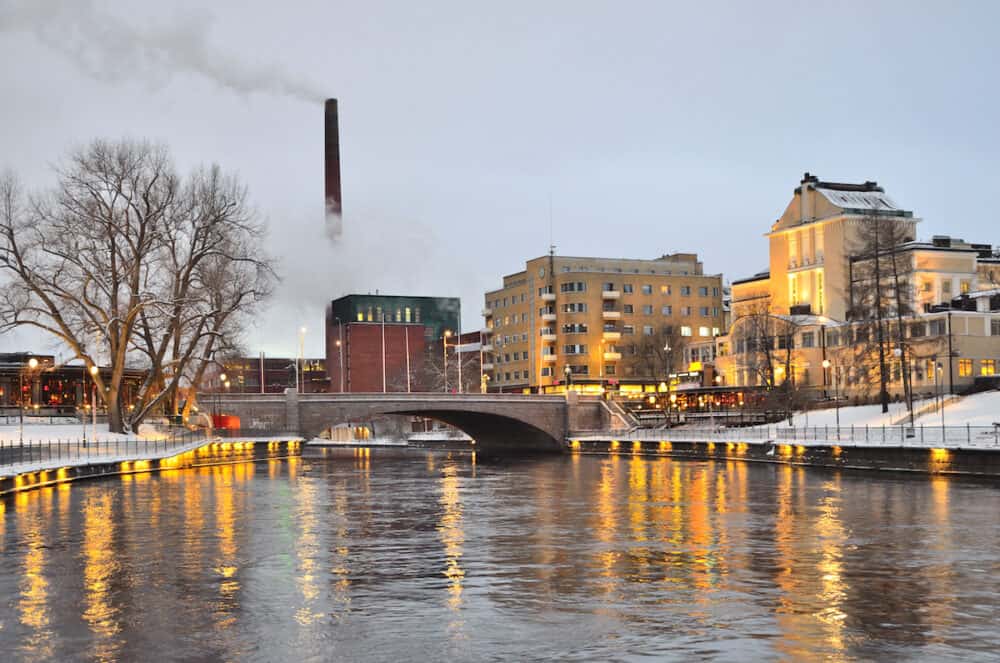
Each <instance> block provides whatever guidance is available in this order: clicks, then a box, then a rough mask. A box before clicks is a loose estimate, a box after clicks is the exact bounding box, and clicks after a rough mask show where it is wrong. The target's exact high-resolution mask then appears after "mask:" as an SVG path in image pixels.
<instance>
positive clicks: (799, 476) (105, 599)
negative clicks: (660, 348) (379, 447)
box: [0, 442, 1000, 660]
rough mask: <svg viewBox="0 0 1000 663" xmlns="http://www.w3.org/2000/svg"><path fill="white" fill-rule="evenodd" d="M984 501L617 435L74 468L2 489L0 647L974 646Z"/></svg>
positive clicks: (741, 650) (297, 652)
mask: <svg viewBox="0 0 1000 663" xmlns="http://www.w3.org/2000/svg"><path fill="white" fill-rule="evenodd" d="M998 493H1000V491H997V490H996V488H995V486H993V485H986V484H977V483H971V482H965V481H956V480H955V479H951V478H947V477H941V476H937V477H932V478H927V479H925V478H912V477H904V478H898V477H897V478H894V477H881V476H876V475H866V474H844V475H841V474H836V473H829V472H811V471H809V470H806V469H803V468H796V467H790V466H770V465H755V464H747V463H740V462H734V461H723V462H718V463H709V462H684V461H676V460H671V459H669V458H663V457H659V458H649V457H644V456H642V455H639V454H636V453H634V451H633V449H632V445H631V444H630V443H627V442H626V443H623V444H622V446H621V447H620V449H619V453H618V454H615V455H612V456H606V457H590V456H581V455H578V454H574V455H571V456H569V457H566V458H551V459H539V460H531V461H524V462H503V463H494V462H484V461H483V460H482V459H475V460H474V459H472V458H471V457H469V456H467V455H465V456H463V455H436V454H426V455H413V454H412V453H411V454H398V453H397V454H392V453H390V452H384V453H382V452H378V451H372V450H364V451H356V452H352V451H346V452H337V451H330V452H324V453H323V454H322V455H321V456H319V457H313V458H309V457H307V458H302V459H290V460H287V461H284V460H283V461H278V460H273V459H272V460H268V461H266V462H262V463H259V464H252V463H243V464H238V465H231V466H219V467H206V468H201V469H198V470H188V471H177V470H174V471H170V472H165V473H163V474H160V475H153V474H147V475H136V476H134V477H132V478H130V479H126V480H122V481H118V480H111V481H104V482H93V483H81V484H77V485H73V486H72V487H66V486H62V487H59V488H49V489H45V490H41V491H35V492H32V493H23V494H20V495H17V496H15V497H13V498H8V499H6V500H2V501H0V552H2V557H0V560H2V567H0V592H3V593H4V595H6V596H9V597H11V598H10V599H9V603H8V605H9V606H10V610H9V611H8V612H9V614H7V613H2V614H0V647H3V651H5V652H13V653H14V654H13V655H14V658H19V659H24V660H39V659H44V658H51V659H56V660H60V659H67V658H79V657H83V658H87V659H93V660H122V659H129V658H147V659H157V658H164V657H169V658H180V659H185V658H186V659H232V660H239V659H244V658H249V659H263V660H280V659H285V658H289V657H292V656H293V657H295V658H307V659H308V658H315V659H326V658H331V657H332V658H335V659H340V660H358V659H369V658H377V659H421V660H440V659H448V658H452V659H467V658H494V659H512V658H568V659H574V658H577V659H606V658H616V657H618V658H622V657H624V658H628V657H630V656H632V655H638V654H640V653H645V654H648V655H651V656H661V657H674V658H697V657H722V658H732V657H734V656H737V655H738V656H742V657H744V658H783V659H832V660H847V659H861V660H869V659H885V658H900V657H923V658H934V659H938V660H940V659H947V658H958V657H963V658H967V657H971V658H976V657H984V656H988V655H989V653H990V652H993V651H994V650H995V649H997V648H998V647H1000V636H998V634H997V633H996V629H995V627H994V625H993V620H994V618H995V614H994V613H995V607H996V605H997V604H998V603H1000V579H998V575H1000V574H997V573H996V571H997V569H1000V546H998V545H997V544H998V543H1000V540H998V536H1000V535H998V531H1000V515H998V514H1000V497H998ZM501 625H502V626H501ZM499 633H502V635H498V634H499ZM970 655H971V656H970Z"/></svg>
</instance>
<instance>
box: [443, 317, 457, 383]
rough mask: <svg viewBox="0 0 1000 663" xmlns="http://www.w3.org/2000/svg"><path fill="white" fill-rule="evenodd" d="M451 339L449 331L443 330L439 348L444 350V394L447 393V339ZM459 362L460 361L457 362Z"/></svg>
mask: <svg viewBox="0 0 1000 663" xmlns="http://www.w3.org/2000/svg"><path fill="white" fill-rule="evenodd" d="M449 338H451V330H450V329H445V330H444V336H443V337H442V338H441V347H442V349H443V350H444V393H446V394H447V393H448V339H449ZM459 361H461V360H459Z"/></svg>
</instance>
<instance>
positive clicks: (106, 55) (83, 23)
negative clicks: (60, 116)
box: [0, 0, 324, 102]
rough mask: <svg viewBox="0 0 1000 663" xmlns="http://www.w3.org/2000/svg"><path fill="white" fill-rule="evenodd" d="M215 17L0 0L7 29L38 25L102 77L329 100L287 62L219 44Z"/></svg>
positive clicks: (85, 1) (55, 45)
mask: <svg viewBox="0 0 1000 663" xmlns="http://www.w3.org/2000/svg"><path fill="white" fill-rule="evenodd" d="M126 6H128V5H126ZM212 20H213V19H212V16H211V14H209V13H207V12H204V11H201V12H189V13H187V14H185V15H183V16H182V15H177V16H175V17H174V18H173V19H172V20H170V21H167V22H165V23H152V22H151V23H152V24H149V25H145V24H144V25H137V24H133V23H129V22H127V21H125V20H123V19H122V18H121V17H119V16H116V15H114V14H111V13H109V12H107V11H105V10H103V9H102V8H101V7H100V6H98V4H97V3H95V2H94V1H93V0H0V31H4V32H14V31H18V32H32V33H33V34H35V35H36V36H37V37H38V38H39V39H40V40H41V41H43V42H44V43H45V44H46V45H48V46H49V47H50V48H52V49H53V50H55V51H57V52H59V53H61V54H63V55H65V56H66V57H67V58H68V59H69V60H70V61H71V62H72V63H73V64H75V65H76V66H77V67H79V68H80V69H81V70H82V71H83V72H84V73H86V74H87V75H89V76H91V77H93V78H96V79H99V80H105V81H109V82H119V81H122V80H138V81H141V82H143V83H146V84H147V85H150V86H153V87H158V86H162V85H165V84H166V83H168V82H169V81H170V79H171V78H172V77H173V76H174V75H175V74H180V73H188V74H198V75H201V76H204V77H205V78H207V79H209V80H211V81H213V82H215V83H216V84H218V85H219V86H221V87H223V88H226V89H229V90H232V91H233V92H237V93H240V94H249V93H252V92H266V93H270V94H275V95H282V96H289V97H294V98H296V99H302V100H304V101H310V102H317V101H322V100H323V98H324V95H323V94H322V92H320V91H318V90H316V89H315V88H313V87H312V86H311V85H310V84H308V83H307V82H305V81H301V80H296V79H295V78H293V77H292V76H290V75H289V74H288V72H286V71H284V70H283V69H282V68H281V67H279V66H276V65H268V64H263V63H256V62H248V61H246V60H244V59H241V58H237V57H233V56H232V55H229V54H226V53H223V52H221V51H219V50H217V49H215V48H213V47H212V46H211V44H210V43H209V31H210V28H211V25H212Z"/></svg>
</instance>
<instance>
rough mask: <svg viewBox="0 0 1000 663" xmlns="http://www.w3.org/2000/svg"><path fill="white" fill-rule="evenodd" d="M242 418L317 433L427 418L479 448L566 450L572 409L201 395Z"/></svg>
mask: <svg viewBox="0 0 1000 663" xmlns="http://www.w3.org/2000/svg"><path fill="white" fill-rule="evenodd" d="M202 402H203V403H210V404H213V405H215V406H216V407H218V408H220V409H221V410H223V411H225V412H226V413H227V414H234V415H236V416H239V417H240V420H241V422H243V425H244V429H245V430H247V431H252V430H255V429H262V428H271V429H272V430H277V429H282V430H285V431H289V432H293V431H294V432H296V433H299V434H301V435H303V436H305V437H307V438H308V437H313V436H315V435H318V434H319V433H320V432H321V431H323V430H324V429H326V428H328V427H330V426H331V425H334V424H337V423H344V422H352V421H367V420H370V419H371V418H373V417H375V416H379V415H408V416H422V417H428V418H431V419H436V420H439V421H443V422H445V423H448V424H451V425H453V426H455V427H456V428H459V429H461V430H463V431H465V432H466V433H468V434H469V436H470V437H472V438H473V439H474V440H475V441H476V443H477V445H478V446H479V447H485V448H494V449H499V450H514V449H517V450H521V451H561V450H562V449H563V442H564V440H565V438H566V434H567V421H568V410H567V403H566V399H565V398H563V397H562V396H539V395H523V394H435V393H386V394H383V393H346V394H337V393H332V394H296V393H295V392H294V391H293V390H287V391H286V393H284V394H221V395H216V394H210V395H206V396H203V397H202Z"/></svg>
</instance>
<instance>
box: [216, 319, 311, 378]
mask: <svg viewBox="0 0 1000 663" xmlns="http://www.w3.org/2000/svg"><path fill="white" fill-rule="evenodd" d="M305 345H306V328H305V327H299V357H298V359H297V360H296V362H295V391H298V392H299V393H302V392H303V391H305V390H306V376H305V375H304V373H305V366H302V368H301V369H300V368H299V363H300V362H302V361H303V359H304V358H305ZM300 375H301V376H302V388H301V389H300V388H299V376H300ZM222 379H223V381H225V379H226V378H225V377H223V378H222Z"/></svg>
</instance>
